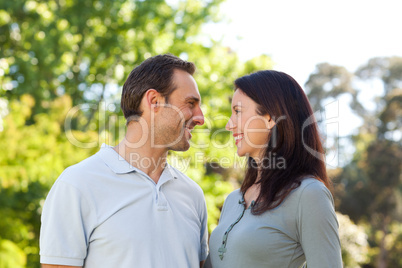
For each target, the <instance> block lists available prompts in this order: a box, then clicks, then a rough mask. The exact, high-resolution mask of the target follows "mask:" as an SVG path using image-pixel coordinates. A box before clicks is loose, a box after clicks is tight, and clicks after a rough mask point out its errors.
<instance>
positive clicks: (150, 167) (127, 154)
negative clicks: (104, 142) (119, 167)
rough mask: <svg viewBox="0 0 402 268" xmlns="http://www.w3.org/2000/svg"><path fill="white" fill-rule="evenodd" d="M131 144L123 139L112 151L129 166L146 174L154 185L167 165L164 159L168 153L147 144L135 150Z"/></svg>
mask: <svg viewBox="0 0 402 268" xmlns="http://www.w3.org/2000/svg"><path fill="white" fill-rule="evenodd" d="M132 144H133V143H131V142H130V141H128V140H127V139H126V138H124V139H123V140H122V141H121V142H120V143H119V144H118V145H117V146H115V147H114V148H113V149H114V150H115V151H116V152H117V153H118V154H119V155H120V156H122V157H123V158H124V159H125V160H126V161H127V162H128V163H129V164H130V165H132V166H133V167H135V168H138V169H139V170H141V171H143V172H144V173H145V174H147V175H148V176H149V177H150V178H151V179H152V180H153V181H154V182H155V183H158V181H159V178H160V176H161V174H162V172H163V170H164V168H165V166H166V164H167V162H166V157H167V153H168V151H167V150H166V149H160V148H152V146H151V144H148V143H147V142H146V143H145V144H143V145H142V146H140V147H139V148H135V146H130V145H132Z"/></svg>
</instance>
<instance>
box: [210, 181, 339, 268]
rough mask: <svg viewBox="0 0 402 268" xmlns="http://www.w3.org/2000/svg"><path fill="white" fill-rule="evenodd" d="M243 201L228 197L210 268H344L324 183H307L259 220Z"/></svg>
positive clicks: (212, 244) (238, 196) (234, 195)
mask: <svg viewBox="0 0 402 268" xmlns="http://www.w3.org/2000/svg"><path fill="white" fill-rule="evenodd" d="M241 200H242V194H241V192H240V191H239V190H235V191H233V192H232V193H231V194H230V195H229V196H228V197H227V199H226V201H225V204H224V206H223V209H222V213H221V217H220V220H219V225H218V226H217V227H216V228H215V230H214V231H213V232H212V234H211V237H210V242H209V246H210V256H209V258H208V260H207V264H206V267H211V266H212V267H213V268H220V267H225V268H226V267H230V268H236V267H239V268H240V267H241V268H244V267H248V268H258V267H264V268H266V267H273V268H279V267H280V268H283V267H289V268H297V267H301V266H302V265H303V264H304V263H305V261H307V266H308V268H326V267H328V268H337V267H342V257H341V245H340V241H339V235H338V221H337V218H336V214H335V210H334V204H333V199H332V195H331V193H330V191H329V190H328V189H327V188H326V187H325V185H324V184H323V183H322V182H320V181H318V180H316V179H313V178H307V179H304V180H303V181H302V183H301V185H300V186H299V187H298V188H296V189H295V190H293V191H292V192H291V193H290V194H289V196H288V197H286V199H285V200H284V201H283V202H282V204H280V205H279V206H278V207H276V208H275V209H272V210H269V211H266V212H264V213H263V214H262V215H259V216H257V215H253V214H251V210H250V209H247V210H245V211H244V205H243V204H242V203H241V202H239V201H241ZM243 211H244V214H243V216H241V215H242V213H243ZM239 218H240V220H239V221H238V222H237V223H236V224H235V225H233V223H235V222H236V220H238V219H239ZM231 225H233V226H232V228H231V230H230V226H231ZM228 229H229V230H230V231H229V232H227V231H228ZM225 232H227V234H226V236H227V238H226V239H224V236H225ZM224 240H226V241H225V243H226V246H223V241H224ZM222 251H223V252H224V254H223V258H222V259H221V257H222Z"/></svg>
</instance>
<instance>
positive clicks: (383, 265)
mask: <svg viewBox="0 0 402 268" xmlns="http://www.w3.org/2000/svg"><path fill="white" fill-rule="evenodd" d="M389 220H390V219H389V217H388V216H385V217H384V220H383V221H382V228H381V229H382V230H381V231H382V238H381V243H380V254H379V255H378V266H377V267H378V268H387V255H388V250H387V249H386V248H385V238H386V236H387V234H388V223H389Z"/></svg>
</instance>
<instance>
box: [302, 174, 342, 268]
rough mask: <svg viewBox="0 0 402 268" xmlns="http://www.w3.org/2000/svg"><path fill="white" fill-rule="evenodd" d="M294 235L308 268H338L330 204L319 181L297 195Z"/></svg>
mask: <svg viewBox="0 0 402 268" xmlns="http://www.w3.org/2000/svg"><path fill="white" fill-rule="evenodd" d="M298 234H299V239H300V243H301V246H302V248H303V251H304V254H305V256H306V262H307V267H308V268H327V267H328V268H338V267H340V268H342V255H341V244H340V241H339V234H338V221H337V218H336V214H335V209H334V203H333V199H332V195H331V193H330V191H329V190H328V189H327V188H326V187H325V185H324V184H323V183H321V182H318V181H317V182H313V183H310V184H308V185H307V186H306V187H305V188H304V189H303V191H302V193H301V196H300V202H299V207H298Z"/></svg>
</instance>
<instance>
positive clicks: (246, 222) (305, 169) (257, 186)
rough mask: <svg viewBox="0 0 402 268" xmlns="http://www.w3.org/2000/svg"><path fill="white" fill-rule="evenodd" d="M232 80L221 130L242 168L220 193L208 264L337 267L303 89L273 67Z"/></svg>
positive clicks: (330, 209) (334, 231) (330, 208)
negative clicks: (244, 160)
mask: <svg viewBox="0 0 402 268" xmlns="http://www.w3.org/2000/svg"><path fill="white" fill-rule="evenodd" d="M235 86H236V89H235V92H234V95H233V99H232V116H231V118H230V120H229V122H228V123H227V125H226V129H227V130H229V131H231V132H233V136H234V138H235V141H236V146H237V154H238V155H239V156H246V157H248V167H247V171H246V175H245V179H244V181H243V184H242V186H241V188H240V189H238V190H235V191H234V192H232V193H231V194H230V195H229V196H228V197H227V199H226V200H225V203H224V205H223V208H222V213H221V217H220V220H219V225H218V226H217V227H216V229H215V230H214V231H213V232H212V234H211V237H210V256H209V260H208V262H207V263H208V264H207V266H212V267H214V268H220V267H225V268H235V267H241V268H244V267H247V268H258V267H274V268H282V267H290V268H292V267H295V268H296V267H301V266H303V264H305V263H307V266H308V268H325V267H330V268H337V267H342V257H341V247H340V242H339V236H338V222H337V219H336V215H335V211H334V205H333V199H332V195H331V193H330V191H329V190H328V188H330V185H331V183H330V180H329V179H328V176H327V173H326V170H325V163H324V150H323V147H322V144H321V141H320V136H319V133H318V129H317V125H316V122H315V121H314V117H313V111H312V109H311V106H310V103H309V102H308V99H307V97H306V95H305V94H304V92H303V90H302V89H301V87H300V86H299V85H298V84H297V82H296V81H295V80H294V79H293V78H292V77H290V76H289V75H287V74H285V73H281V72H276V71H259V72H257V73H253V74H250V75H246V76H244V77H241V78H239V79H237V80H236V81H235Z"/></svg>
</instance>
